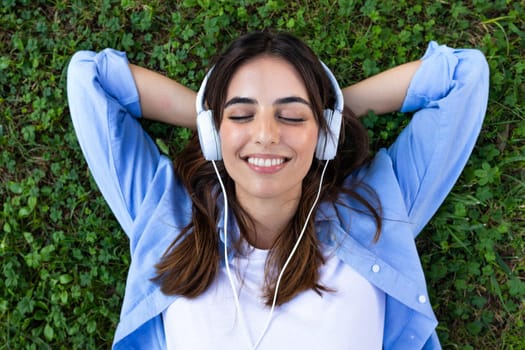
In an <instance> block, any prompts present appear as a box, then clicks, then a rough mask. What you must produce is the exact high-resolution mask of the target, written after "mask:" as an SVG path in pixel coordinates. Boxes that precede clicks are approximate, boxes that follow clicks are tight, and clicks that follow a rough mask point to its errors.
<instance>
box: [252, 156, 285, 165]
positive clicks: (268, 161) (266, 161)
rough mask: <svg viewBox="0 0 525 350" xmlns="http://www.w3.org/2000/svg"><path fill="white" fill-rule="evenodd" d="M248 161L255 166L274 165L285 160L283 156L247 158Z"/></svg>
mask: <svg viewBox="0 0 525 350" xmlns="http://www.w3.org/2000/svg"><path fill="white" fill-rule="evenodd" d="M247 161H248V163H250V164H252V165H255V166H257V167H274V166H278V165H281V164H283V163H284V162H286V161H287V159H285V158H254V157H250V158H248V159H247Z"/></svg>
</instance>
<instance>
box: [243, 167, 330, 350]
mask: <svg viewBox="0 0 525 350" xmlns="http://www.w3.org/2000/svg"><path fill="white" fill-rule="evenodd" d="M328 162H329V161H328V160H327V161H326V162H325V164H324V168H323V172H322V173H321V180H320V181H319V188H318V190H317V195H316V196H315V200H314V203H313V204H312V207H311V208H310V211H309V212H308V216H307V217H306V220H305V222H304V226H303V228H302V230H301V233H300V234H299V237H298V238H297V241H296V242H295V245H294V247H293V249H292V251H291V252H290V255H289V256H288V259H286V262H285V263H284V265H283V268H282V269H281V272H280V273H279V277H278V278H277V283H276V284H275V292H274V294H273V301H272V308H271V309H270V314H269V315H268V319H267V320H266V325H265V326H264V328H263V330H262V332H261V335H260V336H259V339H258V340H257V343H255V346H254V347H253V349H254V350H255V349H257V347H258V346H259V344H260V343H261V341H262V339H263V337H264V336H265V335H266V332H267V331H268V329H269V328H270V323H271V322H272V318H273V311H274V310H275V303H276V302H277V294H278V291H279V285H280V284H281V278H282V277H283V274H284V270H286V267H288V264H289V263H290V261H291V260H292V257H293V256H294V254H295V252H296V250H297V248H298V247H299V243H301V240H302V238H303V236H304V233H305V231H306V227H307V226H308V221H310V217H311V216H312V213H313V211H314V208H315V206H316V205H317V202H318V201H319V197H320V196H321V188H322V187H323V179H324V174H325V172H326V168H327V167H328Z"/></svg>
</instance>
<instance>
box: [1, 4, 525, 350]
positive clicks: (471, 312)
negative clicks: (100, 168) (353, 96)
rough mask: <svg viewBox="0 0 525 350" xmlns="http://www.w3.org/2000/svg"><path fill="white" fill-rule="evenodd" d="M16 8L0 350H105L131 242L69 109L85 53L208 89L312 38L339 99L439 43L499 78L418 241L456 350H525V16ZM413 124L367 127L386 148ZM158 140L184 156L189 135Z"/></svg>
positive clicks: (433, 11) (296, 7)
mask: <svg viewBox="0 0 525 350" xmlns="http://www.w3.org/2000/svg"><path fill="white" fill-rule="evenodd" d="M241 2H242V3H243V6H238V2H237V1H215V0H213V1H212V0H199V1H192V0H185V1H176V2H174V3H172V2H169V3H168V2H167V1H152V2H149V3H148V2H142V1H133V0H121V1H109V0H103V1H93V2H86V1H79V0H75V1H64V0H54V1H47V2H46V1H28V0H27V1H12V0H11V1H10V0H2V2H1V5H2V6H1V7H0V28H1V29H0V203H1V204H2V206H1V207H0V262H1V263H0V349H46V348H53V349H61V348H63V349H75V348H81V349H84V348H89V349H93V348H95V349H96V348H108V347H109V346H110V344H111V341H112V338H113V332H114V329H115V327H116V323H117V321H118V315H119V310H120V304H121V300H122V296H123V291H124V285H125V279H126V271H127V266H128V263H129V259H130V258H129V254H128V245H127V241H126V239H125V237H124V235H123V233H122V232H121V230H120V228H119V227H118V225H117V224H116V223H115V220H114V219H113V217H112V215H111V213H110V212H109V209H108V207H107V206H106V204H105V203H104V201H103V200H102V199H101V197H100V194H99V192H98V190H97V188H96V186H95V185H94V183H93V181H92V180H91V178H90V175H89V172H88V170H87V167H86V164H85V162H84V160H83V158H82V156H81V154H80V150H79V147H78V145H77V142H76V139H75V136H74V133H73V130H72V126H71V122H70V120H69V115H68V107H67V101H66V94H65V78H66V76H65V72H66V67H67V63H68V60H69V59H70V57H71V55H72V54H73V53H74V52H75V51H77V50H79V49H92V50H100V49H102V48H105V47H108V46H110V47H114V48H117V49H121V50H126V51H128V52H129V56H130V59H131V60H132V61H133V62H135V63H138V64H142V65H145V66H148V67H150V68H153V69H156V70H158V71H161V72H164V73H165V74H167V75H168V76H170V77H172V78H176V79H178V80H179V81H181V82H182V83H184V84H187V85H189V86H190V87H192V88H196V87H197V86H198V84H199V82H200V80H201V78H202V77H203V74H204V67H206V66H207V65H208V63H209V61H210V59H211V58H212V57H213V55H214V54H215V53H216V52H218V51H220V50H221V48H223V47H224V45H226V44H227V43H228V42H230V40H231V39H232V38H234V37H236V36H238V35H239V34H240V33H244V32H247V31H252V30H257V29H263V28H274V29H279V30H287V31H291V32H293V33H295V34H297V35H298V36H300V37H302V38H304V39H305V40H306V41H307V42H308V43H309V44H310V45H311V46H312V48H313V49H314V50H315V51H316V52H317V53H318V54H319V55H320V57H321V58H322V59H323V60H324V61H325V62H326V63H327V64H328V65H329V66H330V67H333V70H334V72H335V74H336V75H337V76H338V77H339V79H340V83H341V84H342V85H347V84H350V83H352V82H355V81H358V80H360V79H362V78H364V77H366V76H369V75H371V74H373V73H376V72H378V71H379V70H381V69H385V68H388V67H391V66H393V65H396V64H399V63H402V62H406V61H408V60H412V59H416V58H418V57H420V55H421V54H422V53H423V51H424V49H425V47H426V43H427V42H428V41H429V40H437V41H439V42H440V43H447V44H448V45H450V46H457V47H477V48H479V49H481V50H482V51H483V52H484V53H485V55H486V56H487V59H488V62H489V65H490V68H491V89H490V101H489V107H488V114H487V119H486V123H485V125H484V128H483V131H482V134H481V136H480V139H479V141H478V145H477V148H476V150H475V151H474V154H473V156H472V158H471V159H470V161H469V163H468V165H467V168H466V169H465V171H464V173H463V175H462V177H461V179H460V181H459V182H458V184H457V185H456V187H455V188H454V190H453V193H452V194H451V195H450V196H449V198H448V199H447V200H446V202H445V204H444V205H443V206H442V208H441V209H440V210H439V212H438V214H437V215H436V216H435V218H434V219H433V220H432V221H431V223H430V224H429V225H428V226H427V228H426V229H425V232H424V233H423V234H422V235H421V236H420V238H419V239H418V245H419V247H420V251H421V255H422V260H423V264H424V268H425V270H426V271H427V280H428V283H429V288H430V294H431V299H432V301H433V305H434V308H435V312H436V313H437V315H438V318H439V320H440V324H439V327H438V332H439V335H440V338H441V340H442V344H443V346H444V348H445V349H465V350H466V349H525V340H524V339H525V324H524V319H525V301H524V299H525V261H524V260H525V257H524V255H525V254H524V252H525V222H524V221H525V200H524V199H525V142H524V141H525V106H524V96H525V87H524V79H525V59H524V58H525V29H524V28H525V19H524V15H523V13H525V4H524V3H523V2H522V1H501V0H496V1H485V0H473V1H468V2H467V1H431V2H430V1H429V2H424V1H421V0H410V1H403V0H400V1H379V0H378V1H352V0H339V1H327V0H319V1H311V0H305V1H296V2H291V1H284V0H269V1H241ZM403 121H404V117H402V116H401V115H397V114H396V115H393V116H391V117H381V118H377V117H376V116H373V115H371V116H369V117H368V118H366V120H365V122H366V123H367V125H368V126H369V127H370V129H371V134H372V135H373V138H374V143H373V146H374V148H377V147H379V146H380V145H383V144H386V143H387V142H389V141H390V140H391V139H392V138H393V137H394V136H395V135H396V134H397V133H398V132H399V128H400V126H401V125H403ZM147 127H148V128H149V130H151V132H152V133H153V134H154V135H155V137H156V138H157V139H158V143H159V145H162V146H163V147H162V148H163V149H164V150H165V151H166V152H170V154H173V153H175V152H176V150H177V149H178V148H179V147H180V145H181V144H183V143H184V140H186V139H187V138H188V132H187V131H186V130H182V129H181V130H176V129H168V128H165V127H164V126H162V125H158V124H154V123H148V125H147Z"/></svg>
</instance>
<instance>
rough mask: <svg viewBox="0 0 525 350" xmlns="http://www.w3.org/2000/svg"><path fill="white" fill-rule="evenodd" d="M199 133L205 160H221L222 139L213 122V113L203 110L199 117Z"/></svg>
mask: <svg viewBox="0 0 525 350" xmlns="http://www.w3.org/2000/svg"><path fill="white" fill-rule="evenodd" d="M197 132H198V134H199V142H200V144H201V149H202V154H203V155H204V159H206V160H221V159H222V155H221V139H220V136H219V132H218V131H217V128H215V123H214V122H213V113H212V111H210V110H205V111H204V110H203V111H201V112H200V113H199V114H198V115H197Z"/></svg>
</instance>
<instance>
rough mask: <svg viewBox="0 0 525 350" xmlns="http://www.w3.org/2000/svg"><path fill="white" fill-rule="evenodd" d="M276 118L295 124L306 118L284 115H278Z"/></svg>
mask: <svg viewBox="0 0 525 350" xmlns="http://www.w3.org/2000/svg"><path fill="white" fill-rule="evenodd" d="M278 118H279V119H280V120H282V121H283V122H285V123H290V124H297V123H301V122H304V121H305V120H306V119H304V118H301V117H285V116H282V115H280V116H278Z"/></svg>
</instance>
